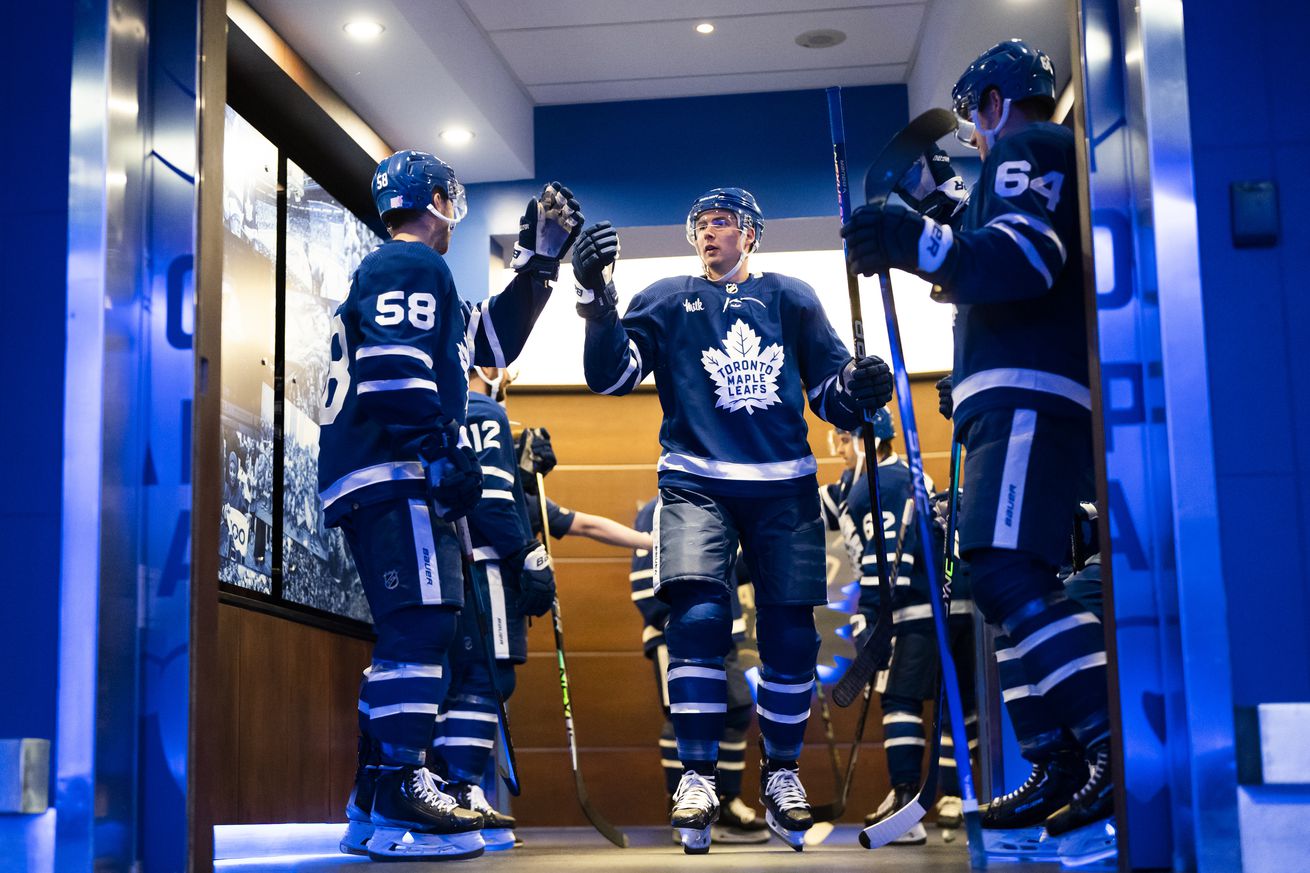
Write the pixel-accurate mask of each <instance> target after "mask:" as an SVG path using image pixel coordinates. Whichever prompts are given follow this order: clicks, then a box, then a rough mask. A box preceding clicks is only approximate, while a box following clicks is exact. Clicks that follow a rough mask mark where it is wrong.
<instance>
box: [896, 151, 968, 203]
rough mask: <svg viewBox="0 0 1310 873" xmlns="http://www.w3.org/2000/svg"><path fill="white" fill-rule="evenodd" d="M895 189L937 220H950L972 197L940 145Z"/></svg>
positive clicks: (906, 199)
mask: <svg viewBox="0 0 1310 873" xmlns="http://www.w3.org/2000/svg"><path fill="white" fill-rule="evenodd" d="M894 190H895V191H896V193H897V194H899V195H900V196H901V199H902V200H904V201H905V202H906V203H908V204H909V206H910V208H911V209H913V210H914V211H915V212H918V213H919V214H920V215H926V216H928V217H929V218H933V219H936V220H937V221H946V220H948V219H949V218H950V217H951V216H952V215H954V214H955V212H956V211H957V210H958V209H959V208H960V206H961V205H963V203H964V201H965V200H967V199H968V197H969V189H968V188H966V187H964V179H962V178H961V177H960V175H959V174H958V173H956V172H955V169H954V168H953V167H952V166H951V159H950V157H949V156H948V155H947V154H946V152H944V151H942V150H941V149H940V148H938V147H937V146H936V145H933V146H932V147H931V148H929V149H928V151H926V152H924V153H923V156H922V157H920V158H919V160H917V161H915V162H914V166H912V167H910V169H909V170H908V171H906V173H905V175H904V176H902V177H901V180H900V181H899V182H897V183H896V188H895V189H894Z"/></svg>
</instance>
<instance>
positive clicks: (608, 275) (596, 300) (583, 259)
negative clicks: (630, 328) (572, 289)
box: [573, 221, 620, 318]
mask: <svg viewBox="0 0 1310 873" xmlns="http://www.w3.org/2000/svg"><path fill="white" fill-rule="evenodd" d="M619 248H620V246H619V232H618V231H617V230H615V229H614V227H613V226H612V225H611V224H610V223H609V222H608V221H601V222H598V223H597V224H593V225H592V226H591V227H589V228H587V229H586V230H584V231H583V232H582V236H581V237H579V238H578V244H577V245H576V246H574V248H573V281H574V284H575V286H576V288H577V292H578V315H581V316H582V317H583V318H598V317H600V316H602V315H604V314H605V313H606V312H613V311H614V310H615V309H617V308H618V305H619V295H618V293H617V292H616V291H615V290H614V282H613V281H612V280H613V276H614V262H615V261H617V260H618V259H619Z"/></svg>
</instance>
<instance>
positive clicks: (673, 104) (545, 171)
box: [447, 85, 909, 299]
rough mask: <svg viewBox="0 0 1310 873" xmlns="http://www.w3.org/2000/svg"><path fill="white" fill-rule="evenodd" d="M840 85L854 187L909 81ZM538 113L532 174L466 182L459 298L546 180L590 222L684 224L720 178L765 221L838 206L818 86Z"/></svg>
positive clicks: (900, 120)
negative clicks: (563, 188) (566, 190)
mask: <svg viewBox="0 0 1310 873" xmlns="http://www.w3.org/2000/svg"><path fill="white" fill-rule="evenodd" d="M842 94H843V110H844V113H845V119H846V138H847V141H848V145H847V162H848V165H849V168H850V176H851V185H852V187H853V188H855V189H857V192H858V190H859V189H860V188H861V187H862V186H863V183H864V171H865V169H866V168H867V167H868V165H869V164H870V163H871V162H872V161H873V159H874V157H875V156H876V155H877V152H878V150H879V149H880V148H881V147H882V145H883V143H885V142H886V141H887V140H888V139H890V138H891V136H892V135H893V134H895V133H896V131H898V130H900V129H901V128H902V127H903V126H904V125H905V123H906V121H908V120H909V119H908V109H907V103H906V100H907V98H906V91H905V86H903V85H876V86H867V87H860V88H844V89H842ZM535 124H536V130H535V136H536V152H535V160H536V170H537V175H538V178H537V179H535V180H531V179H530V180H523V181H519V182H505V183H493V184H483V185H470V186H469V217H468V219H466V220H465V221H464V222H463V223H462V224H461V225H460V226H459V229H458V230H457V231H456V237H455V240H454V242H453V244H452V246H451V252H450V254H449V255H448V256H447V260H449V261H450V264H451V268H452V269H453V271H454V273H455V278H456V282H457V283H458V285H459V289H460V293H461V294H462V295H463V296H465V297H468V298H471V299H480V298H482V297H485V296H486V294H487V250H486V248H485V243H484V240H486V239H487V238H488V237H489V236H490V235H491V234H500V233H512V232H513V231H515V230H516V228H517V223H516V219H517V217H518V216H519V215H520V214H521V212H522V210H523V206H524V204H526V203H527V200H528V198H529V197H530V196H532V195H533V194H535V193H536V192H537V191H539V190H540V189H541V186H542V185H543V184H544V183H546V182H549V181H551V180H552V179H558V180H559V181H561V182H563V183H564V184H565V185H568V186H569V187H571V188H572V189H573V191H574V193H575V194H577V196H578V199H579V201H580V202H581V203H582V209H583V212H584V213H585V214H586V216H587V219H588V221H589V222H591V221H599V220H601V219H606V220H609V221H611V222H613V223H614V224H616V225H619V226H641V225H665V224H681V223H682V221H683V220H684V219H685V218H686V215H687V207H688V206H689V205H691V201H692V200H693V199H695V197H696V196H697V195H698V194H701V193H702V192H704V191H705V190H707V189H709V188H713V187H715V186H718V185H740V186H741V187H743V188H747V189H749V190H750V191H751V192H752V193H754V194H755V196H756V197H757V198H758V199H759V201H760V205H761V207H762V208H763V210H764V217H765V220H766V222H767V220H768V219H770V218H801V217H811V216H822V215H834V216H835V215H836V211H837V195H836V188H835V185H834V183H833V169H832V141H831V139H830V137H829V133H828V106H827V102H826V100H825V98H824V94H823V91H821V90H811V91H788V92H773V93H764V94H734V95H725V96H720V97H686V98H678V99H670V100H634V101H626V102H620V103H590V104H581V105H569V106H542V107H538V108H537V110H536V121H535ZM451 161H452V163H453V164H454V165H455V168H456V170H458V169H459V162H458V159H457V157H456V156H453V155H452V156H451ZM853 199H854V200H855V202H856V203H859V202H862V198H860V197H859V195H858V193H857V194H856V195H855V196H854V197H853ZM493 216H509V219H508V224H506V223H505V221H504V220H503V219H502V220H501V221H498V222H496V224H495V226H493V225H492V224H491V222H492V220H493ZM571 284H572V283H571V281H569V282H568V283H567V284H565V285H564V286H563V287H564V288H566V289H571ZM497 290H499V289H497Z"/></svg>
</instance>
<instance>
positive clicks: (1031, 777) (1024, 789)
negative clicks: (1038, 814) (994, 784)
mask: <svg viewBox="0 0 1310 873" xmlns="http://www.w3.org/2000/svg"><path fill="white" fill-rule="evenodd" d="M1042 779H1043V774H1042V773H1041V771H1040V770H1039V768H1037V767H1036V766H1034V767H1033V769H1032V772H1030V773H1029V774H1028V778H1027V779H1025V780H1024V781H1023V784H1022V785H1020V786H1019V787H1018V788H1016V789H1014V790H1013V791H1011V792H1010V793H1009V794H1003V795H1001V796H1000V797H998V798H996V800H993V801H992V804H993V805H998V804H1002V803H1005V802H1006V801H1007V800H1014V799H1015V798H1016V797H1022V796H1023V795H1024V794H1027V793H1028V792H1029V791H1031V790H1032V789H1033V788H1036V787H1037V783H1038V782H1041V781H1042Z"/></svg>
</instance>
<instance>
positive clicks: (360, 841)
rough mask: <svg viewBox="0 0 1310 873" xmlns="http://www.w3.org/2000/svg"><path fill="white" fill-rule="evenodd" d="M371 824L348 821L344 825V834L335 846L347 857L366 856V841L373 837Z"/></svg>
mask: <svg viewBox="0 0 1310 873" xmlns="http://www.w3.org/2000/svg"><path fill="white" fill-rule="evenodd" d="M373 830H374V827H373V823H372V822H370V821H350V822H347V823H346V832H345V833H344V834H342V835H341V842H340V843H338V844H337V848H339V849H340V850H341V851H342V852H344V853H345V854H347V855H367V854H368V841H369V838H370V837H372V836H373Z"/></svg>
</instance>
